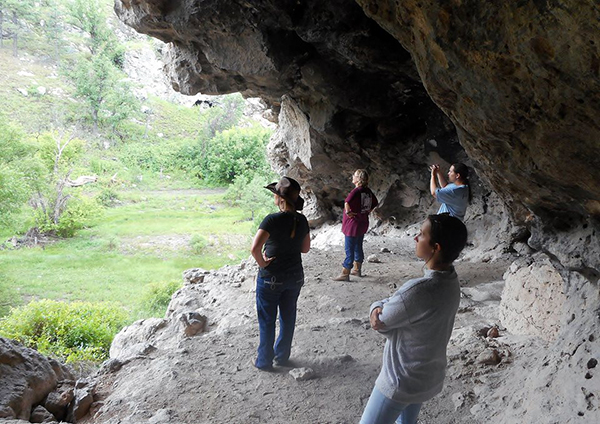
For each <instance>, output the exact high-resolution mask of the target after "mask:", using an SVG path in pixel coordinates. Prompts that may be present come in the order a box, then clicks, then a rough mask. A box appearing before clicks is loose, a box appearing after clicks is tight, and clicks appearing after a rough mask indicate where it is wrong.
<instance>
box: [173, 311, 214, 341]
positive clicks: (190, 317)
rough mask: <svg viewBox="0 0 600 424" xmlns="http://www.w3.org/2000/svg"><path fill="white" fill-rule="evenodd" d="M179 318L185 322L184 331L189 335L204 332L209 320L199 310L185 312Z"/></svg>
mask: <svg viewBox="0 0 600 424" xmlns="http://www.w3.org/2000/svg"><path fill="white" fill-rule="evenodd" d="M179 320H180V321H181V323H182V324H183V333H184V334H185V335H186V336H187V337H192V336H195V335H196V334H198V333H203V332H204V327H205V326H206V321H207V319H206V317H205V316H204V315H201V314H199V313H198V312H184V313H183V314H181V315H180V316H179Z"/></svg>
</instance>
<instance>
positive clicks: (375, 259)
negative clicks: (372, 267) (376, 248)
mask: <svg viewBox="0 0 600 424" xmlns="http://www.w3.org/2000/svg"><path fill="white" fill-rule="evenodd" d="M367 261H368V262H371V263H374V264H380V263H381V260H379V258H378V257H377V255H369V256H368V257H367Z"/></svg>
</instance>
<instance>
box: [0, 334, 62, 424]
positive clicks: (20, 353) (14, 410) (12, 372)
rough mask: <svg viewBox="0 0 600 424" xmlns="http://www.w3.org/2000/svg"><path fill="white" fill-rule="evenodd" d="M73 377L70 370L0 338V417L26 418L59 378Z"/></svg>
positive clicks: (12, 341)
mask: <svg viewBox="0 0 600 424" xmlns="http://www.w3.org/2000/svg"><path fill="white" fill-rule="evenodd" d="M65 379H67V380H73V375H72V374H71V371H70V370H69V369H68V368H67V367H65V366H64V365H61V364H59V363H58V362H57V361H55V360H53V359H49V358H47V357H46V356H43V355H41V354H39V353H38V352H37V351H35V350H33V349H29V348H26V347H24V346H23V345H21V344H20V343H17V342H16V341H14V340H10V339H5V338H0V418H20V419H25V420H28V419H29V417H30V415H31V411H32V408H33V407H34V406H35V405H37V404H39V403H40V402H42V401H43V400H44V399H45V398H46V396H48V394H49V393H51V392H52V391H53V390H54V389H55V388H56V387H57V384H58V383H59V381H62V380H65Z"/></svg>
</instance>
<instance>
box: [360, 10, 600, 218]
mask: <svg viewBox="0 0 600 424" xmlns="http://www.w3.org/2000/svg"><path fill="white" fill-rule="evenodd" d="M358 3H360V4H361V6H362V7H363V9H364V10H365V12H366V13H367V14H368V15H369V16H371V17H373V19H375V20H376V21H377V22H378V23H379V24H381V25H382V27H384V28H385V29H386V30H387V31H388V32H389V33H390V34H393V35H394V37H395V38H396V39H398V40H399V41H400V42H401V43H402V45H403V46H404V47H405V48H406V49H408V50H409V51H410V52H411V54H412V57H413V59H414V61H415V64H416V66H417V68H418V70H419V74H420V75H421V77H422V80H423V82H424V84H425V87H426V88H427V91H428V93H429V94H430V95H431V98H432V99H433V100H434V101H435V102H436V104H437V105H438V106H440V108H441V109H442V110H443V111H444V112H445V113H446V114H447V115H448V116H449V117H450V118H451V119H452V121H453V122H454V124H455V125H456V127H457V129H458V131H459V135H460V140H461V144H462V145H463V146H464V147H465V150H466V151H467V153H468V154H469V157H471V158H472V159H474V160H475V161H476V162H477V164H478V168H479V169H480V170H482V172H483V173H484V174H485V176H486V177H487V178H488V179H489V180H490V182H491V183H492V185H493V187H494V189H495V190H496V191H498V192H499V193H501V194H502V195H503V197H504V198H505V199H507V200H509V201H513V202H515V203H518V204H519V205H521V206H525V207H526V208H527V209H528V210H531V211H533V212H534V213H536V214H538V215H548V214H556V213H564V212H565V211H572V212H576V213H578V214H582V215H588V214H592V215H596V216H597V215H599V214H600V203H599V200H600V185H599V184H598V181H600V167H599V166H598V165H600V143H599V142H598V139H599V135H600V121H599V120H598V116H599V112H600V74H599V72H600V71H599V69H600V52H599V50H598V45H599V44H600V24H599V23H598V22H599V18H600V10H598V6H597V4H596V3H595V2H593V1H574V2H548V1H521V2H510V4H506V3H502V2H500V3H499V2H470V1H455V0H446V1H438V2H428V3H423V2H420V1H414V0H409V1H402V2H395V1H385V0H384V1H379V0H378V1H374V0H358ZM584 152H585V153H584Z"/></svg>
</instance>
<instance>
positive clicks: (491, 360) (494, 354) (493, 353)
mask: <svg viewBox="0 0 600 424" xmlns="http://www.w3.org/2000/svg"><path fill="white" fill-rule="evenodd" d="M501 361H502V357H500V354H499V353H498V351H497V350H496V349H492V350H490V349H487V350H485V351H483V352H481V353H480V354H479V356H478V357H477V359H476V362H477V363H478V364H483V365H498V364H499V363H500V362H501Z"/></svg>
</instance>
